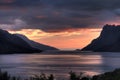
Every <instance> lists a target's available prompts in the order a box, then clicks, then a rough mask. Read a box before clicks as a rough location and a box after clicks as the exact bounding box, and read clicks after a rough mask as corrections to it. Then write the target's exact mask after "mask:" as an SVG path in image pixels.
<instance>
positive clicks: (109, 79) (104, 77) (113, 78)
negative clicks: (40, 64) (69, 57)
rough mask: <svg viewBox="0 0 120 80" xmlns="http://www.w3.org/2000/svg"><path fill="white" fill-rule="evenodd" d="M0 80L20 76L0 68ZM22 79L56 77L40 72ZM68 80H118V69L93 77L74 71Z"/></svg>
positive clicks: (49, 79)
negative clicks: (11, 74)
mask: <svg viewBox="0 0 120 80" xmlns="http://www.w3.org/2000/svg"><path fill="white" fill-rule="evenodd" d="M0 80H22V78H20V77H11V76H10V75H9V74H8V73H7V72H2V71H1V70H0ZM24 80H56V79H55V77H54V76H53V74H50V75H48V76H46V75H45V74H43V73H42V74H40V75H35V76H34V77H30V78H29V79H24ZM64 80H65V79H64ZM68 80H120V69H116V70H114V71H113V72H106V73H104V74H100V75H96V76H93V77H89V76H87V75H84V73H80V74H79V75H77V74H76V73H74V72H70V73H69V78H68Z"/></svg>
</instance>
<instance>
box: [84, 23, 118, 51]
mask: <svg viewBox="0 0 120 80" xmlns="http://www.w3.org/2000/svg"><path fill="white" fill-rule="evenodd" d="M82 51H95V52H120V25H108V24H107V25H105V26H104V27H103V29H102V31H101V34H100V36H99V37H98V38H96V39H94V40H92V42H91V43H90V44H88V45H87V46H86V47H84V48H83V49H82Z"/></svg>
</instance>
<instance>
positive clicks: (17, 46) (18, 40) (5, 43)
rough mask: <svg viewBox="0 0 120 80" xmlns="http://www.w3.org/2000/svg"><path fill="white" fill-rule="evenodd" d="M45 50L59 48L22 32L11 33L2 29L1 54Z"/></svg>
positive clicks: (0, 34)
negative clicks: (31, 38) (44, 43)
mask: <svg viewBox="0 0 120 80" xmlns="http://www.w3.org/2000/svg"><path fill="white" fill-rule="evenodd" d="M45 50H58V49H57V48H54V47H51V46H47V45H43V44H40V43H37V42H35V41H32V40H30V39H28V38H27V37H26V36H24V35H22V34H10V33H9V32H8V31H6V30H2V29H0V54H13V53H16V54H17V53H36V52H42V51H45Z"/></svg>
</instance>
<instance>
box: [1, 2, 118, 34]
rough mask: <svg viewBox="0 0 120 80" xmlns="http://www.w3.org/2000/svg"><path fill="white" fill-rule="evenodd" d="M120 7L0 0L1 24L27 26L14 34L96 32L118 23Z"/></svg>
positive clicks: (111, 4)
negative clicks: (95, 30)
mask: <svg viewBox="0 0 120 80" xmlns="http://www.w3.org/2000/svg"><path fill="white" fill-rule="evenodd" d="M119 4H120V1H119V0H0V18H1V20H0V24H2V23H4V24H5V23H6V24H15V23H19V22H20V21H21V22H22V21H23V22H24V23H25V25H23V24H22V26H20V25H21V24H19V25H18V26H17V25H15V27H13V30H20V29H42V30H44V31H46V32H56V31H64V30H68V29H77V28H96V27H97V26H99V25H104V24H105V22H109V21H111V22H112V21H115V19H116V18H115V17H117V16H119V14H120V5H119ZM16 19H19V20H20V21H18V22H15V20H16ZM26 24H27V25H26ZM7 28H8V27H7ZM10 29H12V28H11V27H10Z"/></svg>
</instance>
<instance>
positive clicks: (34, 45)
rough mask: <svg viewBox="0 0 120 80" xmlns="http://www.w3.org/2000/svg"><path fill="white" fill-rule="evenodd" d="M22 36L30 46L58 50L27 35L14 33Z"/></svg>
mask: <svg viewBox="0 0 120 80" xmlns="http://www.w3.org/2000/svg"><path fill="white" fill-rule="evenodd" d="M14 35H16V36H18V37H20V38H22V39H23V40H24V41H26V42H27V43H28V44H29V45H30V46H32V47H33V48H36V49H40V50H44V51H45V50H58V49H57V48H54V47H51V46H48V45H44V44H40V43H38V42H35V41H32V40H30V39H28V38H27V37H26V36H24V35H22V34H14Z"/></svg>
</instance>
